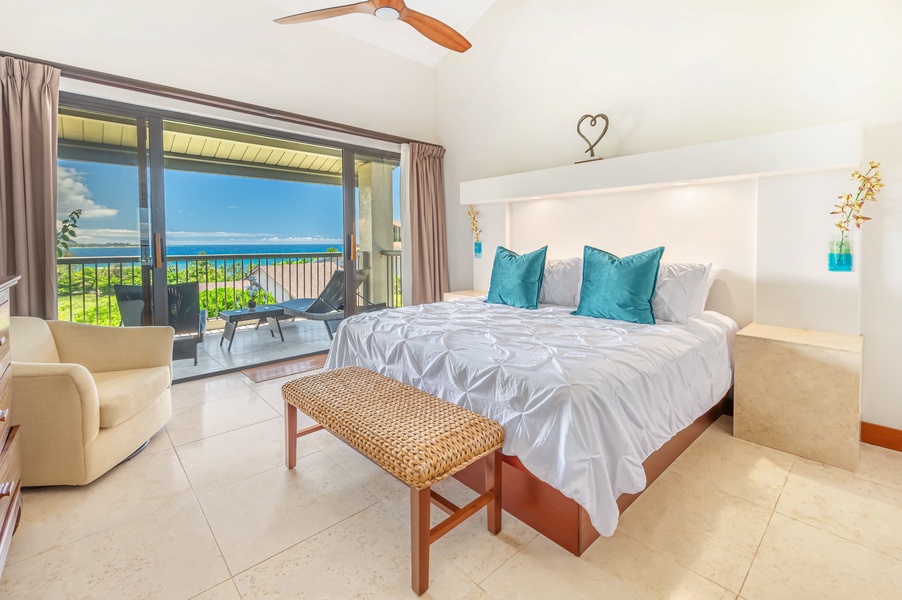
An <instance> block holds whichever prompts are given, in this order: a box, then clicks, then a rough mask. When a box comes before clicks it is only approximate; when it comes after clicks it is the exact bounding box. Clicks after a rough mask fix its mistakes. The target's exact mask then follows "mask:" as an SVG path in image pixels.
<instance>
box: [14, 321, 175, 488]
mask: <svg viewBox="0 0 902 600" xmlns="http://www.w3.org/2000/svg"><path fill="white" fill-rule="evenodd" d="M10 321H11V322H10V350H11V352H12V382H13V401H12V409H11V411H10V412H11V416H12V424H13V425H22V428H21V429H20V434H19V435H20V436H21V440H22V480H23V481H22V484H23V485H26V486H38V485H84V484H86V483H90V482H92V481H94V480H95V479H97V478H98V477H100V476H101V475H103V474H104V473H106V472H107V471H109V470H110V469H112V468H113V467H115V466H116V465H117V464H119V463H120V462H122V460H123V459H125V458H127V457H128V456H129V455H131V454H132V453H134V452H135V451H136V450H138V449H139V448H141V446H142V444H144V443H145V442H146V441H147V440H148V439H150V437H151V436H152V435H153V434H155V433H156V432H157V431H159V430H160V428H162V427H163V425H164V424H165V423H166V421H168V420H169V417H170V415H171V414H172V402H171V396H170V385H171V383H172V337H173V333H172V329H171V328H169V327H140V328H138V327H136V328H131V327H129V328H125V327H115V328H114V327H98V326H94V325H79V324H76V323H67V322H62V321H43V320H41V319H36V318H33V317H12V318H11V319H10Z"/></svg>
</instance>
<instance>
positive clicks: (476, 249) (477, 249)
mask: <svg viewBox="0 0 902 600" xmlns="http://www.w3.org/2000/svg"><path fill="white" fill-rule="evenodd" d="M473 255H474V256H475V257H476V258H482V242H473Z"/></svg>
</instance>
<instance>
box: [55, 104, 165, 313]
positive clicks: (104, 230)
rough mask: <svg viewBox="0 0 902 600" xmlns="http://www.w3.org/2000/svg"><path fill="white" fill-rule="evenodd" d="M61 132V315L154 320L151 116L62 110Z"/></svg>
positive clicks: (59, 205) (59, 248) (58, 205)
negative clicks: (150, 157)
mask: <svg viewBox="0 0 902 600" xmlns="http://www.w3.org/2000/svg"><path fill="white" fill-rule="evenodd" d="M58 137H59V146H58V155H59V159H58V160H59V163H58V168H57V223H58V234H57V239H58V242H57V283H58V288H59V291H58V306H59V315H58V316H59V318H60V319H63V320H69V321H75V322H79V323H90V324H94V325H109V326H119V325H127V326H140V325H150V324H152V323H153V322H154V316H153V312H152V308H151V307H152V298H151V293H152V292H151V290H152V281H153V277H152V271H153V258H154V254H153V245H152V236H151V211H150V181H149V173H150V162H149V144H148V137H149V136H148V126H147V121H146V119H144V118H141V117H129V116H124V115H112V114H105V113H101V112H95V111H86V110H76V109H69V108H61V109H60V116H59V123H58Z"/></svg>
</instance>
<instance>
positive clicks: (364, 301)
mask: <svg viewBox="0 0 902 600" xmlns="http://www.w3.org/2000/svg"><path fill="white" fill-rule="evenodd" d="M400 171H401V164H400V161H399V160H398V159H396V158H392V157H385V156H366V155H362V154H357V155H355V156H354V173H355V189H354V215H355V217H356V218H355V221H354V229H355V230H354V232H353V234H354V243H355V250H356V252H355V254H356V255H355V256H354V261H353V263H354V269H352V270H349V271H350V272H349V273H348V277H347V288H348V291H347V299H346V304H347V306H350V307H351V308H352V310H351V311H349V312H366V311H371V310H379V309H382V308H397V307H399V306H401V305H402V301H401V286H402V283H403V282H402V281H401V197H400V179H399V178H400Z"/></svg>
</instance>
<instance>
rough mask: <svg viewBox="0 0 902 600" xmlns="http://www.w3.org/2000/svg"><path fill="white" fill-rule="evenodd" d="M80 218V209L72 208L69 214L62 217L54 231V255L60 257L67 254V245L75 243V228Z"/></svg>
mask: <svg viewBox="0 0 902 600" xmlns="http://www.w3.org/2000/svg"><path fill="white" fill-rule="evenodd" d="M79 218H81V209H80V208H79V209H77V210H73V211H72V212H71V213H69V216H68V217H66V218H65V219H63V222H62V224H61V225H60V230H59V231H57V232H56V257H57V258H62V257H63V255H64V254H69V245H70V244H74V243H75V238H76V237H77V235H76V234H75V230H76V229H78V219H79Z"/></svg>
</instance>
